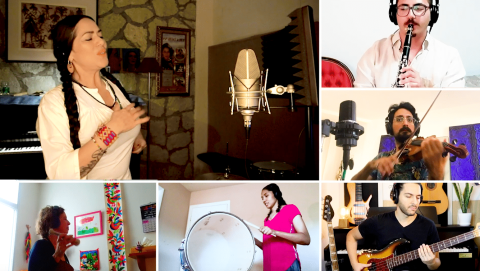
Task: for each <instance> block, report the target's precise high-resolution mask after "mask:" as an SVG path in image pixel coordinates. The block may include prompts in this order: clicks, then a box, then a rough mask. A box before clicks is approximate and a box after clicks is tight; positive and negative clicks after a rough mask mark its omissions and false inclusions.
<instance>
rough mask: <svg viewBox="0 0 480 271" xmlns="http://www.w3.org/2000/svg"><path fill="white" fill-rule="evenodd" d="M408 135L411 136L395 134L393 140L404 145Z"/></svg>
mask: <svg viewBox="0 0 480 271" xmlns="http://www.w3.org/2000/svg"><path fill="white" fill-rule="evenodd" d="M410 135H411V134H407V133H401V132H399V133H398V134H396V135H395V136H394V137H395V140H396V141H397V142H400V143H404V142H405V141H407V139H408V138H409V137H410Z"/></svg>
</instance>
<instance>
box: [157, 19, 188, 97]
mask: <svg viewBox="0 0 480 271" xmlns="http://www.w3.org/2000/svg"><path fill="white" fill-rule="evenodd" d="M156 45H157V51H156V58H157V61H158V63H160V67H161V68H162V72H161V73H160V74H159V75H157V96H161V95H187V96H188V95H190V87H189V85H190V29H183V28H173V27H163V26H157V42H156Z"/></svg>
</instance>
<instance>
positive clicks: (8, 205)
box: [0, 181, 18, 270]
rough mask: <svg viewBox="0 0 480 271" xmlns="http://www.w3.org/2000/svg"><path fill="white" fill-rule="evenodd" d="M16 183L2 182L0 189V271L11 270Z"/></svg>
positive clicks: (15, 215)
mask: <svg viewBox="0 0 480 271" xmlns="http://www.w3.org/2000/svg"><path fill="white" fill-rule="evenodd" d="M17 201H18V182H16V181H2V188H1V189H0V217H1V218H0V221H1V222H0V232H2V233H4V234H0V244H2V245H1V246H0V258H2V259H1V260H0V270H12V268H13V251H14V241H15V225H16V222H17Z"/></svg>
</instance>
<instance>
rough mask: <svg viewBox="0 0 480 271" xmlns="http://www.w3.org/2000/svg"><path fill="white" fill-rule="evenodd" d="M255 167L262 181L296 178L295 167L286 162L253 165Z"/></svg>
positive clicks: (266, 162) (267, 162) (265, 162)
mask: <svg viewBox="0 0 480 271" xmlns="http://www.w3.org/2000/svg"><path fill="white" fill-rule="evenodd" d="M253 167H254V168H255V169H256V171H257V173H258V178H259V179H262V180H292V179H294V177H295V174H294V173H293V171H294V170H295V167H294V166H292V165H289V164H287V163H285V162H278V161H264V162H256V163H253Z"/></svg>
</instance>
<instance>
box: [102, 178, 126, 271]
mask: <svg viewBox="0 0 480 271" xmlns="http://www.w3.org/2000/svg"><path fill="white" fill-rule="evenodd" d="M104 192H105V209H106V212H107V241H108V264H109V269H108V270H110V271H126V270H127V259H126V254H125V236H124V230H123V210H122V192H121V188H120V184H119V183H106V184H104Z"/></svg>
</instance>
